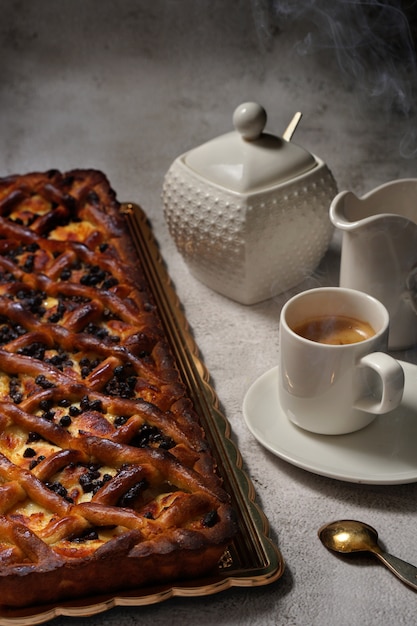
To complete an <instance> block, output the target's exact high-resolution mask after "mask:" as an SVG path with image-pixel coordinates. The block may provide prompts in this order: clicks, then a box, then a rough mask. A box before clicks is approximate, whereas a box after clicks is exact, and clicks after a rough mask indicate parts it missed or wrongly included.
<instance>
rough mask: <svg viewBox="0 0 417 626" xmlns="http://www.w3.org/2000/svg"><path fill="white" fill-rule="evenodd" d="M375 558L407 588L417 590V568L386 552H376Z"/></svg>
mask: <svg viewBox="0 0 417 626" xmlns="http://www.w3.org/2000/svg"><path fill="white" fill-rule="evenodd" d="M376 556H377V557H378V558H379V559H380V560H381V561H382V562H383V563H384V565H386V566H387V567H388V569H390V570H391V572H392V573H393V574H395V575H396V576H397V577H398V578H399V579H400V580H402V581H403V583H405V584H406V585H408V586H409V587H412V588H413V589H417V567H415V566H414V565H411V564H410V563H407V562H406V561H403V560H402V559H399V558H398V557H396V556H393V555H392V554H388V553H387V552H382V551H381V552H377V553H376Z"/></svg>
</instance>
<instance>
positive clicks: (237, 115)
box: [233, 102, 267, 141]
mask: <svg viewBox="0 0 417 626" xmlns="http://www.w3.org/2000/svg"><path fill="white" fill-rule="evenodd" d="M266 119H267V116H266V111H265V109H264V108H263V107H262V106H261V105H260V104H258V103H257V102H244V103H243V104H240V105H239V106H238V107H237V108H236V109H235V111H234V113H233V125H234V127H235V129H236V130H237V131H238V133H240V135H242V137H243V139H247V140H248V141H253V140H254V139H258V137H260V136H261V134H262V132H263V130H264V128H265V125H266Z"/></svg>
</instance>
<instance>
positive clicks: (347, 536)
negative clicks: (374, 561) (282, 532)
mask: <svg viewBox="0 0 417 626" xmlns="http://www.w3.org/2000/svg"><path fill="white" fill-rule="evenodd" d="M318 535H319V539H320V541H321V542H322V543H323V545H324V546H325V547H326V548H328V549H329V550H332V551H333V552H341V553H343V554H349V553H352V552H371V553H373V554H374V555H375V556H376V557H377V558H378V559H379V560H380V561H381V562H382V563H383V564H384V565H386V566H387V567H388V569H389V570H390V571H391V572H392V573H393V574H395V576H397V577H398V578H399V579H400V580H401V581H402V582H403V583H405V584H406V585H408V586H409V587H412V588H413V589H416V590H417V567H415V566H414V565H411V564H410V563H406V562H405V561H403V560H402V559H399V558H398V557H396V556H393V555H392V554H388V553H387V552H385V551H384V550H382V548H381V546H380V545H379V543H378V533H377V531H376V530H375V528H372V526H369V525H368V524H365V523H364V522H359V521H356V520H338V521H336V522H331V523H330V524H326V525H325V526H322V527H321V528H320V529H319V532H318Z"/></svg>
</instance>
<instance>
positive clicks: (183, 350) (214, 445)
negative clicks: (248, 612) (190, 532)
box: [0, 203, 284, 626]
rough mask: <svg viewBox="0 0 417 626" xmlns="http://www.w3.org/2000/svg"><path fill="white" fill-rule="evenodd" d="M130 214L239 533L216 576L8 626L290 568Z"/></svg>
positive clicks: (12, 614)
mask: <svg viewBox="0 0 417 626" xmlns="http://www.w3.org/2000/svg"><path fill="white" fill-rule="evenodd" d="M122 211H123V213H124V214H125V215H126V217H127V220H128V222H129V225H130V228H131V233H132V238H133V241H134V244H135V248H136V252H137V255H138V258H139V260H140V262H141V264H142V265H143V268H144V271H145V275H146V278H147V280H148V282H149V284H150V287H151V290H152V292H153V295H154V298H155V301H156V304H157V306H158V309H159V312H160V316H161V319H162V323H163V325H164V327H165V331H166V333H167V337H168V339H169V340H170V342H171V345H172V349H173V351H174V356H175V357H176V360H177V364H178V367H179V370H180V373H181V376H182V377H183V381H184V383H185V384H186V386H187V387H188V389H189V393H190V396H191V398H192V400H193V403H194V406H195V409H196V411H197V413H198V414H199V416H200V419H201V422H202V425H203V427H204V430H205V432H206V435H207V439H208V440H209V443H210V446H211V449H212V451H213V454H214V456H215V458H216V461H217V464H218V468H219V473H220V475H221V477H222V479H223V481H224V487H225V489H226V491H228V493H229V494H231V496H232V501H233V504H234V506H235V509H236V511H237V515H238V521H239V532H238V534H237V537H236V538H235V540H234V542H233V544H232V545H231V546H230V548H229V549H228V550H227V551H226V553H225V554H224V556H223V558H222V559H221V562H220V563H219V567H218V571H217V573H216V574H215V575H214V576H212V577H211V578H204V579H200V580H193V581H178V583H176V584H172V583H170V584H167V585H160V586H156V587H146V588H143V589H138V590H137V591H129V592H126V593H118V594H117V595H106V596H103V597H87V598H82V599H80V600H78V601H75V600H71V601H69V602H60V603H59V604H57V605H48V606H45V605H42V606H39V607H30V608H27V609H5V608H1V607H0V626H7V625H10V626H29V625H30V626H32V625H33V624H41V623H44V622H46V621H48V620H51V619H53V618H55V617H58V616H60V615H65V616H69V617H87V616H91V615H95V614H98V613H102V612H104V611H107V610H109V609H111V608H113V607H116V606H143V605H147V604H155V603H158V602H162V601H163V600H167V599H168V598H172V597H174V596H183V597H186V596H193V597H196V596H207V595H212V594H214V593H218V592H220V591H224V590H226V589H229V588H231V587H256V586H262V585H268V584H270V583H272V582H274V581H276V580H278V578H280V576H281V575H282V573H283V571H284V561H283V558H282V555H281V553H280V551H279V549H278V548H277V546H275V545H274V543H273V542H272V541H271V539H270V538H269V536H268V533H269V524H268V521H267V519H266V517H265V515H264V513H263V512H262V510H261V509H260V508H259V507H258V505H257V504H256V502H255V490H254V487H253V485H252V483H251V481H250V480H249V477H248V476H247V474H246V473H245V472H244V471H243V469H242V457H241V455H240V452H239V450H238V449H237V447H236V445H235V444H234V443H233V441H232V440H231V438H230V426H229V423H228V422H227V420H226V418H225V416H224V415H223V414H222V413H221V411H220V410H219V402H218V398H217V396H216V394H215V392H214V390H213V388H212V387H211V385H210V380H209V373H208V371H207V369H206V368H205V366H204V365H203V363H202V361H201V360H200V357H199V354H198V348H197V345H196V343H195V341H194V340H193V338H192V334H191V331H190V328H189V326H188V323H187V320H186V318H185V315H184V314H183V311H182V308H181V304H180V302H179V300H178V297H177V295H176V292H175V289H174V287H173V285H172V283H171V280H170V277H169V275H168V272H167V270H166V267H165V265H164V262H163V259H162V257H161V255H160V253H159V248H158V244H157V242H156V240H155V238H154V235H153V232H152V228H151V226H150V224H149V222H148V219H147V217H146V215H145V213H144V212H143V210H142V209H141V208H140V207H139V206H137V205H135V204H131V203H127V204H123V205H122Z"/></svg>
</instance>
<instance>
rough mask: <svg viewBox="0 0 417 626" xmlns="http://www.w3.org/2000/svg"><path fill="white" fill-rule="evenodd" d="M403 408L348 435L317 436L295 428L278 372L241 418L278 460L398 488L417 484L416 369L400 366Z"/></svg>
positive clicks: (265, 378)
mask: <svg viewBox="0 0 417 626" xmlns="http://www.w3.org/2000/svg"><path fill="white" fill-rule="evenodd" d="M401 365H402V367H403V368H404V374H405V388H404V396H403V401H402V403H401V406H400V407H399V408H397V409H396V410H395V411H391V413H388V414H386V415H380V416H378V417H377V418H376V419H375V420H374V421H373V422H372V423H371V424H369V426H367V427H366V428H363V429H362V430H359V431H357V432H355V433H351V434H349V435H315V434H313V433H309V432H307V431H305V430H302V429H300V428H298V427H297V426H295V425H294V424H292V422H290V421H289V419H288V418H287V417H286V415H285V414H284V411H283V409H282V408H281V406H280V402H279V397H278V368H277V367H274V368H273V369H271V370H269V371H268V372H266V373H265V374H263V375H262V376H261V377H260V378H258V380H256V381H255V382H254V383H253V385H252V386H251V387H250V389H249V390H248V392H247V393H246V396H245V398H244V401H243V416H244V419H245V422H246V424H247V426H248V428H249V430H250V431H251V433H252V434H253V435H254V437H255V438H256V439H257V440H258V441H259V443H261V444H262V445H263V446H264V447H265V448H267V449H268V450H270V451H271V452H273V453H274V454H275V455H276V456H278V457H280V458H281V459H284V460H285V461H288V462H289V463H292V464H293V465H296V466H298V467H301V468H303V469H305V470H308V471H310V472H313V473H315V474H320V475H321V476H328V477H330V478H337V479H339V480H344V481H347V482H354V483H366V484H379V485H394V484H403V483H412V482H416V481H417V384H416V383H417V366H415V365H411V364H410V363H405V362H401Z"/></svg>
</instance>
